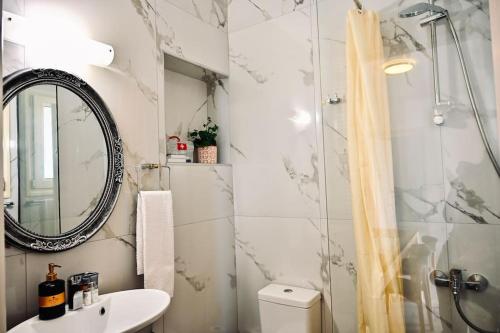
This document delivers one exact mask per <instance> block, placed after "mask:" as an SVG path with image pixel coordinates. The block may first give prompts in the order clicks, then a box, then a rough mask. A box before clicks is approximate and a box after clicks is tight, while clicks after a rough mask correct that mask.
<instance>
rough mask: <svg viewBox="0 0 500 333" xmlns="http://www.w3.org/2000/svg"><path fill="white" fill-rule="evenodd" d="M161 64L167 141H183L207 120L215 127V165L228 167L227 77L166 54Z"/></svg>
mask: <svg viewBox="0 0 500 333" xmlns="http://www.w3.org/2000/svg"><path fill="white" fill-rule="evenodd" d="M164 63H165V68H164V70H165V75H164V78H165V79H164V80H165V85H164V87H165V128H166V136H167V138H168V137H169V136H178V137H179V138H180V139H181V140H182V141H185V140H187V138H188V132H189V131H192V130H194V129H200V128H201V127H202V124H203V123H205V122H206V121H207V118H208V117H210V118H211V119H212V121H213V122H215V123H216V124H217V125H218V126H219V133H218V135H217V147H218V163H220V164H230V160H229V149H230V143H229V108H228V105H229V104H228V99H229V96H228V91H227V86H228V85H227V76H226V75H224V74H220V73H216V72H214V71H212V70H210V69H208V68H204V67H201V66H199V65H195V64H192V63H190V62H187V61H185V60H181V59H179V58H176V57H173V56H171V55H167V54H166V55H165V62H164Z"/></svg>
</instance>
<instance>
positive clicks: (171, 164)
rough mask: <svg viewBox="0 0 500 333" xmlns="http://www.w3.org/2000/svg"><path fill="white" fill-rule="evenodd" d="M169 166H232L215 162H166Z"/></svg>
mask: <svg viewBox="0 0 500 333" xmlns="http://www.w3.org/2000/svg"><path fill="white" fill-rule="evenodd" d="M167 165H168V166H169V167H172V166H173V167H214V166H215V167H217V166H218V167H221V166H222V167H232V166H233V165H232V164H227V163H217V164H204V163H167Z"/></svg>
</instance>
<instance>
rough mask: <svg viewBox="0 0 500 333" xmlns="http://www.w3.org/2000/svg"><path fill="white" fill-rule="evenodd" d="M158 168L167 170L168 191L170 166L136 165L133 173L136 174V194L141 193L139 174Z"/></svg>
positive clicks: (154, 164)
mask: <svg viewBox="0 0 500 333" xmlns="http://www.w3.org/2000/svg"><path fill="white" fill-rule="evenodd" d="M160 168H167V169H168V190H170V171H171V170H170V166H168V165H161V164H159V163H142V164H138V165H137V166H136V167H135V171H136V172H137V179H136V180H137V192H140V191H141V172H142V170H155V169H160Z"/></svg>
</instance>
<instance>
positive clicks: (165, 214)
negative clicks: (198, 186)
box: [136, 191, 175, 297]
mask: <svg viewBox="0 0 500 333" xmlns="http://www.w3.org/2000/svg"><path fill="white" fill-rule="evenodd" d="M136 238H137V243H136V246H137V275H141V274H144V288H148V289H149V288H150V289H160V290H163V291H165V292H167V293H168V294H169V295H170V297H172V296H173V295H174V275H175V271H174V217H173V214H172V193H171V192H170V191H141V192H140V193H139V195H138V197H137V225H136Z"/></svg>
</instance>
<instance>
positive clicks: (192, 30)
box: [156, 0, 229, 75]
mask: <svg viewBox="0 0 500 333" xmlns="http://www.w3.org/2000/svg"><path fill="white" fill-rule="evenodd" d="M156 6H157V8H156V11H157V29H158V30H157V31H158V34H157V44H158V48H159V49H160V50H161V51H163V52H165V53H168V54H170V55H173V56H175V57H178V58H182V59H183V60H186V61H189V62H191V63H193V64H195V65H200V66H202V67H204V68H207V69H210V70H211V71H214V72H216V73H220V74H223V75H228V73H229V68H228V58H227V54H228V41H227V32H225V31H223V30H221V29H217V28H216V27H213V26H212V25H210V24H208V23H205V22H203V21H200V20H199V19H197V18H195V17H193V16H192V15H190V14H188V13H187V12H185V11H184V10H181V9H179V8H177V7H176V6H174V5H172V4H170V3H169V2H167V1H166V0H159V1H157V3H156Z"/></svg>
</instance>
